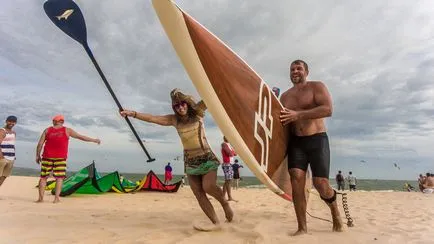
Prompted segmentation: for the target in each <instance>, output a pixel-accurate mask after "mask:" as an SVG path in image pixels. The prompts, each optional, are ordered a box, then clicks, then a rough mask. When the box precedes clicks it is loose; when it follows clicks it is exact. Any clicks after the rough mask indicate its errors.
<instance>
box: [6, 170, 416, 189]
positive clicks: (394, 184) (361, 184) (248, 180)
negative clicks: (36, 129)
mask: <svg viewBox="0 0 434 244" xmlns="http://www.w3.org/2000/svg"><path fill="white" fill-rule="evenodd" d="M71 174H74V172H72V171H71V172H68V173H67V175H68V176H69V175H71ZM100 174H101V175H105V174H106V173H101V172H100ZM12 175H19V176H39V171H38V170H35V169H28V168H20V167H15V168H14V169H13V171H12ZM122 175H123V176H124V177H125V178H126V179H128V180H131V181H133V182H135V181H138V180H141V179H143V177H144V174H131V173H122ZM157 176H158V177H159V178H160V179H161V180H163V179H164V176H163V175H158V174H157ZM181 177H182V175H174V177H173V182H175V181H178V180H180V179H181ZM217 181H218V184H219V185H223V183H224V178H223V177H222V176H219V177H218V179H217ZM186 183H187V184H188V181H186ZM330 183H331V185H332V186H333V187H334V188H336V187H337V185H336V182H335V181H334V180H333V179H331V180H330ZM405 183H408V184H410V185H411V186H413V187H414V188H415V190H418V183H417V181H405V180H367V179H358V180H357V190H363V191H406V189H404V185H405ZM239 186H240V187H246V188H265V186H264V185H263V184H261V182H260V181H259V180H258V179H257V178H256V177H251V176H247V177H242V179H241V180H240V182H239ZM345 188H346V189H348V185H346V186H345Z"/></svg>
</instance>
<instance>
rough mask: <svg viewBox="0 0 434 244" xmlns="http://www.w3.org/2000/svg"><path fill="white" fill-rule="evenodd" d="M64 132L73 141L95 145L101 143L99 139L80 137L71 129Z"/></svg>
mask: <svg viewBox="0 0 434 244" xmlns="http://www.w3.org/2000/svg"><path fill="white" fill-rule="evenodd" d="M66 131H67V133H68V135H69V136H70V137H72V138H75V139H78V140H82V141H87V142H94V143H97V144H100V143H101V141H100V140H99V139H97V138H91V137H87V136H84V135H81V134H79V133H77V132H75V131H74V130H73V129H71V128H67V129H66Z"/></svg>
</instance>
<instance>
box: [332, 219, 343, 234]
mask: <svg viewBox="0 0 434 244" xmlns="http://www.w3.org/2000/svg"><path fill="white" fill-rule="evenodd" d="M333 231H334V232H343V231H344V226H343V224H342V220H341V218H339V217H334V218H333Z"/></svg>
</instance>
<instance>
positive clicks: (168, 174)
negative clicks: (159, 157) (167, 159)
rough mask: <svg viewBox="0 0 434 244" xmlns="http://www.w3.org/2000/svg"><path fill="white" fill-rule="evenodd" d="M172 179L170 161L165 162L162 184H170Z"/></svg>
mask: <svg viewBox="0 0 434 244" xmlns="http://www.w3.org/2000/svg"><path fill="white" fill-rule="evenodd" d="M172 179H173V175H172V166H170V163H167V165H166V167H164V184H165V185H168V184H170V181H171V180H172Z"/></svg>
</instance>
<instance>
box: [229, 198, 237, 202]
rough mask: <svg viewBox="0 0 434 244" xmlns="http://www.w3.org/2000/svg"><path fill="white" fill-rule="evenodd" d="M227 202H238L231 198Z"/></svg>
mask: <svg viewBox="0 0 434 244" xmlns="http://www.w3.org/2000/svg"><path fill="white" fill-rule="evenodd" d="M228 201H232V202H238V200H235V199H233V198H229V199H228Z"/></svg>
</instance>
